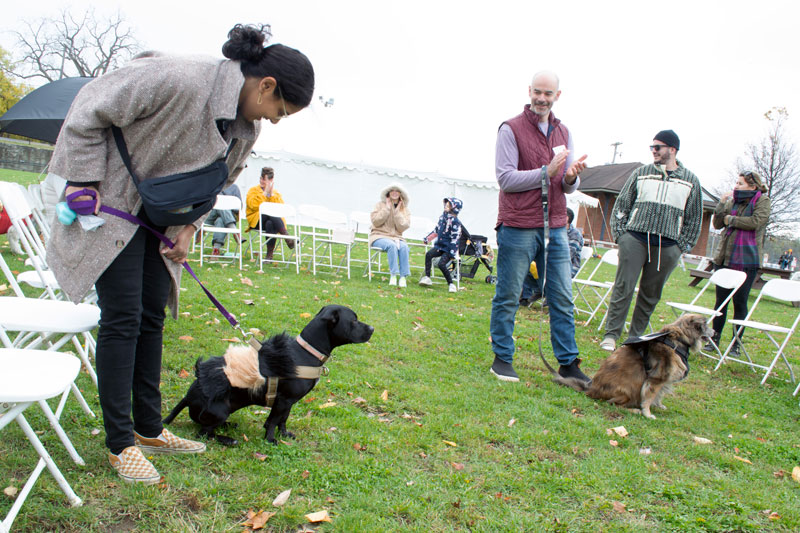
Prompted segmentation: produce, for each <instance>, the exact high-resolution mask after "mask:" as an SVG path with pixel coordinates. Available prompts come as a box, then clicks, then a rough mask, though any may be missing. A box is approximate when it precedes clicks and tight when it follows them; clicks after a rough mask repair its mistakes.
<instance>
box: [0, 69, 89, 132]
mask: <svg viewBox="0 0 800 533" xmlns="http://www.w3.org/2000/svg"><path fill="white" fill-rule="evenodd" d="M93 79H94V78H64V79H61V80H56V81H54V82H50V83H48V84H47V85H42V86H41V87H39V88H38V89H36V90H35V91H32V92H30V93H28V94H27V95H25V97H24V98H23V99H22V100H20V101H19V102H17V103H16V104H14V105H13V106H11V109H9V110H8V111H6V113H5V115H3V116H2V117H0V133H13V134H15V135H22V136H23V137H29V138H31V139H37V140H39V141H47V142H49V143H53V144H55V142H56V139H57V138H58V132H59V131H61V126H62V125H63V124H64V118H66V116H67V111H69V107H70V106H71V105H72V101H73V100H74V99H75V96H76V95H77V94H78V91H80V90H81V87H83V86H84V85H86V84H87V83H89V82H90V81H92V80H93Z"/></svg>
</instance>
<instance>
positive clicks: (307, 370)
mask: <svg viewBox="0 0 800 533" xmlns="http://www.w3.org/2000/svg"><path fill="white" fill-rule="evenodd" d="M295 340H296V341H297V344H299V345H300V347H301V348H302V349H304V350H305V351H307V352H308V353H310V354H311V355H313V356H314V357H316V358H317V359H319V360H320V361H321V362H322V365H320V366H296V367H295V373H296V375H295V376H294V378H299V379H319V378H320V377H321V376H327V375H328V367H327V366H325V362H326V361H327V360H328V359H330V355H325V354H324V353H322V352H320V351H319V350H317V349H316V348H314V347H313V346H311V345H310V344H309V343H308V341H306V340H305V339H304V338H303V337H301V336H300V335H298V336H297V338H295ZM248 342H249V344H250V346H251V347H252V348H253V349H254V350H256V352H258V350H260V349H261V343H260V342H258V341H257V340H256V339H255V338H253V337H250V340H249V341H248ZM264 379H265V380H266V382H267V392H266V394H265V395H264V396H265V398H266V400H267V407H272V404H274V403H275V398H276V397H277V396H278V380H280V379H281V378H279V377H276V376H270V377H267V378H264Z"/></svg>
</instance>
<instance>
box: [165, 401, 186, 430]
mask: <svg viewBox="0 0 800 533" xmlns="http://www.w3.org/2000/svg"><path fill="white" fill-rule="evenodd" d="M188 406H189V400H187V396H184V397H183V399H182V400H181V401H180V402H178V405H176V406H175V408H174V409H173V410H172V411H171V412H170V413H169V414H168V415H167V416H166V417H165V418H164V420H162V422H163V423H164V424H170V423H172V421H173V420H175V417H176V416H178V414H180V412H181V411H183V410H184V409H185V408H186V407H188Z"/></svg>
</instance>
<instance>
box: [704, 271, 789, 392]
mask: <svg viewBox="0 0 800 533" xmlns="http://www.w3.org/2000/svg"><path fill="white" fill-rule="evenodd" d="M765 296H768V297H770V298H774V299H776V300H780V301H782V302H788V303H789V304H790V305H791V304H792V303H793V302H797V301H800V281H792V280H788V279H771V280H769V281H767V282H766V283H765V284H764V286H763V287H762V288H761V292H760V293H759V294H758V298H756V301H755V303H754V304H753V307H751V308H750V311H749V312H748V313H747V316H746V317H745V319H744V320H736V319H733V320H730V321H729V322H730V323H731V325H733V339H731V342H730V344H729V345H728V347H727V348H726V349H725V353H724V354H722V357H720V360H719V362H718V363H717V366H716V367H714V370H716V369H718V368H719V367H720V366H721V365H722V363H724V362H726V361H735V362H737V363H742V364H745V365H748V366H750V367H752V368H753V370H755V369H756V368H760V369H762V370H765V371H766V372H765V373H764V377H763V378H761V384H762V385H763V384H764V382H765V381H767V378H768V377H769V375H770V373H771V372H772V369H773V368H775V365H776V364H777V363H778V359H783V362H784V363H785V364H786V368H788V369H789V375H790V376H791V378H792V382H794V381H795V378H794V371H793V370H792V365H790V364H789V361H788V360H787V359H786V354H785V353H784V352H785V349H786V345H787V344H788V343H789V339H791V337H792V334H793V333H794V331H795V329H797V323H798V322H800V310H798V312H797V313H796V314H794V321H792V322H791V326H789V327H786V326H780V325H777V324H768V323H766V322H758V321H756V320H753V316H754V315H755V314H756V311H757V310H758V308H759V307H758V304H760V303H761V301H762V299H763V298H764V297H765ZM781 315H783V316H784V317H790V316H792V315H790V314H789V313H781ZM784 323H786V324H788V323H789V321H788V319H787V320H786V322H784ZM741 328H747V329H754V330H757V331H761V332H763V333H764V334H765V335H766V336H767V338H768V339H769V340H770V341H771V342H772V344H773V345H774V346H775V348H777V351H776V352H775V355H774V357H773V358H772V361H771V362H770V364H769V365H766V366H765V365H762V364H758V363H755V362H753V360H752V358H751V357H750V354H749V353H748V352H747V348H746V347H745V345H744V343H743V341H742V337H741V331H742V329H741ZM779 335H783V336H784V337H783V340H782V341H781V342H778V340H776V338H775V337H776V336H779ZM735 342H738V343H739V347H740V349H741V351H742V352H743V353H744V355H745V357H746V358H747V360H746V361H745V360H743V359H739V358H734V357H729V356H728V353H729V352H730V351H731V348H732V347H733V345H734V343H735Z"/></svg>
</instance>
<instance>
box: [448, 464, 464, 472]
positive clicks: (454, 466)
mask: <svg viewBox="0 0 800 533" xmlns="http://www.w3.org/2000/svg"><path fill="white" fill-rule="evenodd" d="M450 465H451V466H452V467H453V468H454V469H455V470H464V463H450Z"/></svg>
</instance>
